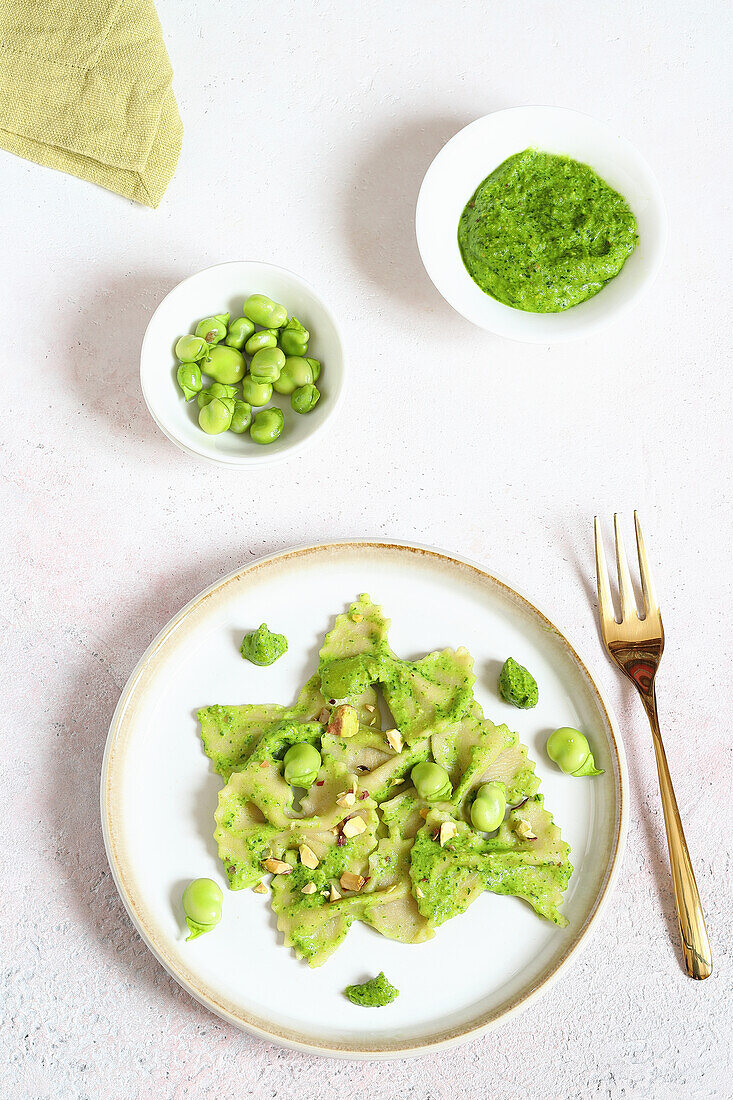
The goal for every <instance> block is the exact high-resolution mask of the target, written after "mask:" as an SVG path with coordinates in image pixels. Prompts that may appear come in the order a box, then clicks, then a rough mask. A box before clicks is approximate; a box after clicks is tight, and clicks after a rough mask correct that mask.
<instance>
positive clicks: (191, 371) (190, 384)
mask: <svg viewBox="0 0 733 1100" xmlns="http://www.w3.org/2000/svg"><path fill="white" fill-rule="evenodd" d="M176 378H177V379H178V385H179V386H180V387H181V390H182V391H183V396H184V397H185V398H186V400H187V401H190V400H191V398H192V397H195V396H196V394H197V393H199V392H200V391H201V371H200V369H199V367H198V365H197V364H196V363H181V365H180V367H179V368H178V370H177V372H176Z"/></svg>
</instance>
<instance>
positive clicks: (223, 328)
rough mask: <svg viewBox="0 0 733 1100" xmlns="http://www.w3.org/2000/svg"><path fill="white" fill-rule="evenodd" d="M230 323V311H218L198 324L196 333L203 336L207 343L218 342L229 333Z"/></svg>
mask: <svg viewBox="0 0 733 1100" xmlns="http://www.w3.org/2000/svg"><path fill="white" fill-rule="evenodd" d="M228 324H229V314H228V313H217V314H216V315H215V316H213V317H204V319H203V321H199V323H198V324H197V325H196V335H197V336H201V337H202V338H203V339H204V340H205V341H206V343H207V344H218V343H219V342H220V340H223V339H224V337H225V336H226V334H227V325H228Z"/></svg>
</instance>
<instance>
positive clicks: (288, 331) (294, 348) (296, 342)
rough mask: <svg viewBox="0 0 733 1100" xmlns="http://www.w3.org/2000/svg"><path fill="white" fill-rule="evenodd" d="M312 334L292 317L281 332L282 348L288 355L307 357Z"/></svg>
mask: <svg viewBox="0 0 733 1100" xmlns="http://www.w3.org/2000/svg"><path fill="white" fill-rule="evenodd" d="M310 338H311V334H310V333H309V332H308V329H307V328H306V327H305V325H302V324H301V323H300V321H299V320H298V318H297V317H291V318H290V320H289V321H288V323H287V325H286V326H285V328H284V329H281V330H280V337H279V341H280V347H281V348H282V349H283V351H284V352H285V354H286V355H305V353H306V352H307V350H308V341H309V340H310Z"/></svg>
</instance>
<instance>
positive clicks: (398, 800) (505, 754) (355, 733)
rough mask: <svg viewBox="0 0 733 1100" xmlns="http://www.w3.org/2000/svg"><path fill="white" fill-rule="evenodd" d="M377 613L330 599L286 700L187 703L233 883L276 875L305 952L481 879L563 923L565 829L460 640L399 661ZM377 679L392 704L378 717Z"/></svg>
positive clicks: (403, 918) (419, 930)
mask: <svg viewBox="0 0 733 1100" xmlns="http://www.w3.org/2000/svg"><path fill="white" fill-rule="evenodd" d="M388 631H389V621H388V620H387V619H386V618H385V617H384V615H383V613H382V610H381V608H380V607H378V606H377V605H375V604H373V603H372V602H371V600H370V598H369V597H368V596H366V595H363V596H361V597H360V598H359V600H357V601H356V603H354V604H353V605H352V606H351V607H350V609H349V611H348V612H346V613H345V614H342V615H339V616H338V617H337V619H336V622H335V625H334V627H333V629H332V630H331V631H329V633H328V634H327V635H326V638H325V640H324V644H323V647H322V649H321V651H320V660H319V664H318V670H317V672H316V673H315V674H314V676H312V677H311V679H310V680H309V681H308V683H307V684H306V685H305V686H304V688H303V689H302V691H301V693H300V696H299V697H298V700H297V701H296V703H295V704H294V705H293V706H291V707H284V706H280V705H278V704H264V705H263V704H245V705H242V706H221V705H215V706H210V707H204V708H203V709H202V710H200V711H199V714H198V717H199V721H200V724H201V736H202V740H203V744H204V749H205V751H206V753H207V755H208V756H209V758H210V760H211V762H212V764H213V766H214V768H215V769H216V771H217V772H218V773H219V774H220V775H221V776H222V777H223V778H224V780H225V785H224V787H223V788H222V790H221V792H220V794H219V804H218V807H217V809H216V812H215V815H214V816H215V822H216V828H215V832H214V836H215V839H216V842H217V844H218V848H219V854H220V856H221V859H222V862H223V864H224V868H225V871H226V874H227V876H228V879H229V885H230V887H231V888H232V889H234V890H241V889H246V888H253V889H255V890H256V891H257V892H258V893H266V892H267V887H266V886H265V885H264V882H263V878H264V877H265V876H266V875H271V876H272V877H271V879H270V883H269V890H270V895H271V903H272V907H273V910H274V911H275V913H276V915H277V924H278V928H279V930H280V932H281V933H282V934H283V937H284V941H285V943H286V944H287V945H288V946H290V947H292V948H293V950H294V951H295V952H296V954H297V955H298V957H299V958H302V959H304V960H305V961H306V962H307V963H308V964H309V965H310V966H320V965H321V964H322V963H323V962H325V960H326V959H327V958H328V957H329V955H331V954H332V953H333V951H335V950H336V948H337V947H338V946H339V944H340V943H341V942H342V941H343V939H344V938H345V936H346V935H347V933H348V931H349V928H350V927H351V925H352V924H353V922H354V921H355V920H360V921H364V922H365V923H366V924H369V925H371V926H372V927H373V928H374V929H376V930H377V931H378V932H380V933H381V934H382V935H384V936H387V937H388V938H390V939H394V940H398V941H400V942H403V943H420V942H421V941H424V940H427V939H430V938H431V937H432V936H433V935H434V934H435V929H436V928H437V927H438V925H440V924H442V923H443V922H444V921H446V920H448V919H450V918H451V917H454V916H456V915H458V914H459V913H462V912H464V911H465V909H466V908H467V907H468V906H469V905H470V904H471V902H472V901H473V900H474V899H475V898H476V897H477V896H478V895H479V894H480V893H481V892H482V891H484V890H489V891H492V892H494V893H497V894H513V895H515V896H517V897H520V898H523V899H524V900H525V901H526V902H528V903H529V904H530V905H531V906H532V907H533V908H534V910H535V912H536V913H538V914H539V916H541V917H544V918H546V919H548V920H551V921H554V922H555V923H556V924H558V925H564V924H566V923H567V922H566V920H565V918H564V917H563V916H562V914H561V912H560V906H561V904H562V900H563V894H564V891H565V889H566V887H567V884H568V880H569V878H570V874H571V871H572V867H571V864H570V861H569V851H570V850H569V847H568V845H567V844H566V843H564V841H563V840H562V839H561V836H560V830H559V829H558V827H557V826H556V825H555V824H554V822H553V820H552V817H551V815H550V813H549V812H548V811H547V810H546V809H545V807H544V803H543V799H542V795H540V794H539V793H538V787H539V780H538V779H537V777H536V775H535V771H534V764H533V763H532V762H531V761H530V760H529V759H528V757H527V750H526V749H525V748H524V746H522V745H520V744H519V742H518V738H517V735H516V734H515V733H513V732H512V731H511V730H510V729H508V727H507V726H495V725H494V724H493V722H491V721H489V719H487V718H486V717H485V716H484V714H483V711H482V709H481V707H480V706H479V704H478V702H477V701H476V699H475V698H474V694H473V685H474V680H475V677H474V673H473V659H472V657H471V655H470V654H469V653H468V652H467V651H466V650H465V649H457V650H451V649H447V650H443V651H442V652H437V653H430V654H428V655H427V656H425V657H423V658H422V659H421V660H419V661H405V660H402V659H401V658H400V657H398V656H397V655H396V654H395V653H394V652H393V651H392V649H391V648H390V645H389V642H388ZM377 687H379V688H380V689H381V692H382V695H383V697H384V700H385V702H386V703H387V706H388V707H389V711H390V714H391V718H392V723H393V724H392V725H391V726H390V727H389V728H388V729H386V730H383V728H382V723H381V719H380V712H379V707H378V696H377ZM295 746H301V748H300V749H299V750H296V751H294V747H295ZM304 764H307V765H308V766H307V767H305V766H304ZM301 773H302V775H301ZM298 778H300V780H301V783H302V784H303V785H302V787H299V786H297V785H296V782H295V780H297V779H298ZM487 784H491V787H490V788H487ZM489 791H490V792H491V793H492V794H493V795H494V796H496V797H494V801H493V804H492V812H491V813H488V812H487V811H488V804H487V792H489ZM477 800H478V801H479V805H478V806H477V807H476V809H475V810H474V802H476V801H477ZM504 805H505V812H504V816H503V817H502V814H501V808H502V807H503V806H504ZM496 806H498V807H499V810H498V811H497V809H496ZM482 825H483V826H484V827H486V826H488V825H492V826H494V828H493V831H492V832H483V831H482V830H481V828H480V827H479V826H482Z"/></svg>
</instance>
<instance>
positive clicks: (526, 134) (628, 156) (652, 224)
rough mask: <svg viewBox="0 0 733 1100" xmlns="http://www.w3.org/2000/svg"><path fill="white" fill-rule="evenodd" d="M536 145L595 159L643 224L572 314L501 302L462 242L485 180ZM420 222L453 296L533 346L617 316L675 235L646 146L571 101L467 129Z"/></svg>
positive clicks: (426, 183)
mask: <svg viewBox="0 0 733 1100" xmlns="http://www.w3.org/2000/svg"><path fill="white" fill-rule="evenodd" d="M528 148H535V149H541V150H543V151H545V152H550V153H563V154H566V155H567V156H570V157H573V158H574V159H575V160H579V161H583V162H584V163H585V164H589V165H590V166H591V167H592V168H594V169H595V170H596V172H598V174H599V175H600V176H601V177H602V178H603V179H604V180H606V182H607V183H610V184H611V186H612V187H614V188H615V189H616V190H617V191H619V192H620V194H622V195H623V196H624V198H625V199H626V200H627V202H628V203H629V206H630V207H631V209H632V210H633V212H634V214H635V216H636V220H637V223H638V233H639V243H638V245H637V246H636V248H635V249H634V251H633V253H632V254H631V256H630V257H629V259H628V260H627V261H626V263H625V264H624V266H623V268H622V270H621V272H620V273H619V274H618V275H617V276H616V278H615V279H613V280H612V281H611V282H610V283H608V285H607V286H605V287H604V288H603V290H602V291H601V292H600V293H599V294H596V295H595V297H593V298H589V299H588V301H587V302H582V303H581V304H580V305H578V306H573V307H572V308H571V309H568V310H565V311H564V312H563V313H526V312H524V310H521V309H514V308H512V307H511V306H505V305H503V304H502V303H501V302H497V301H496V300H495V299H494V298H492V297H491V296H490V295H488V294H485V293H484V292H483V290H481V289H480V288H479V287H478V286H477V285H476V283H474V281H473V279H472V278H471V276H470V275H469V274H468V272H467V271H466V268H465V267H464V265H463V260H462V258H461V253H460V250H459V248H458V221H459V219H460V216H461V214H462V212H463V209H464V207H465V205H466V203H467V202H468V200H469V199H470V198H471V196H472V195H473V193H474V191H475V190H476V188H477V187H478V185H479V184H480V183H481V181H482V180H484V179H485V178H486V177H487V176H488V175H489V174H490V173H491V172H493V170H494V169H495V168H498V166H499V165H500V164H501V163H502V162H503V161H505V160H506V159H507V157H510V156H512V154H513V153H519V152H521V151H522V150H524V149H528ZM415 224H416V232H417V244H418V248H419V249H420V255H421V257H422V261H423V263H424V265H425V270H426V271H427V273H428V275H429V276H430V278H431V279H432V281H433V283H434V284H435V286H436V287H437V289H438V290H439V291H440V293H441V294H442V295H443V297H444V298H445V300H446V301H447V302H449V303H450V305H452V306H453V308H454V309H455V310H457V311H458V313H461V314H462V315H463V316H464V317H466V318H467V319H468V320H469V321H473V323H474V324H475V325H478V326H479V328H483V329H487V330H488V331H489V332H495V333H497V335H499V336H506V337H509V338H510V339H512V340H523V341H525V342H527V343H533V344H549V343H557V342H560V341H565V340H574V339H577V338H579V337H584V336H589V335H590V334H591V333H592V332H596V331H597V330H598V329H600V328H602V327H603V326H604V325H606V324H607V323H608V322H609V321H611V320H612V319H613V318H614V317H616V316H618V314H619V313H621V312H622V310H624V309H626V308H627V307H628V306H629V305H630V304H631V303H632V302H633V301H634V300H635V299H636V298H638V297H639V295H640V294H641V293H642V292H643V291H644V290H645V289H646V288H647V287H648V286H649V285H650V284H651V283H652V282H653V280H654V278H655V276H656V274H657V272H658V271H659V267H660V265H661V262H662V257H663V255H664V248H665V244H666V240H667V214H666V210H665V206H664V200H663V198H662V193H661V191H660V189H659V184H658V183H657V181H656V179H655V177H654V174H653V172H652V170H651V168H650V167H649V165H648V164H647V162H646V161H645V160H644V158H643V157H642V155H641V153H639V152H638V151H637V150H636V149H635V148H634V146H633V145H632V144H631V143H630V142H628V141H627V140H626V139H625V138H623V137H621V135H620V134H618V133H616V131H615V130H614V129H613V127H611V126H608V125H606V124H605V123H603V122H598V121H597V120H596V119H594V118H590V117H589V116H588V115H584V114H581V113H580V112H579V111H571V110H568V109H566V108H564V107H513V108H511V109H510V110H507V111H497V112H496V113H495V114H492V115H486V116H485V117H484V118H479V119H477V120H476V121H475V122H472V123H470V125H468V126H466V127H464V129H463V130H460V131H459V132H458V133H457V134H456V135H455V137H453V138H451V140H450V141H449V142H448V144H447V145H444V146H443V148H442V149H441V151H440V152H439V153H438V155H437V157H436V158H435V160H434V161H433V163H432V164H431V165H430V167H429V168H428V170H427V172H426V174H425V179H424V180H423V182H422V186H421V188H420V194H419V196H418V200H417V211H416V218H415Z"/></svg>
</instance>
